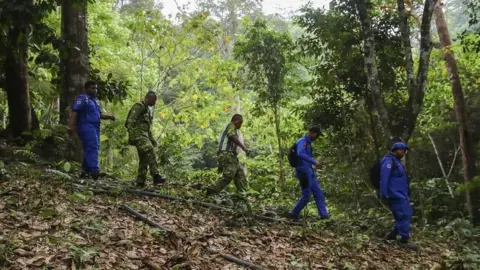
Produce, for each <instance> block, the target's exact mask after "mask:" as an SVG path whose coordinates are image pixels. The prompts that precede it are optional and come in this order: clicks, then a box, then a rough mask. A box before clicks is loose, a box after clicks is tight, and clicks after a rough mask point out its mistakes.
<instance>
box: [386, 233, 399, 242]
mask: <svg viewBox="0 0 480 270" xmlns="http://www.w3.org/2000/svg"><path fill="white" fill-rule="evenodd" d="M385 238H386V240H387V241H395V240H397V233H396V232H395V231H391V232H389V233H388V234H387V236H386V237H385Z"/></svg>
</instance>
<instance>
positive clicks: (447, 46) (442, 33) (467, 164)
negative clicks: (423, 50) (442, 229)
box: [435, 1, 480, 225]
mask: <svg viewBox="0 0 480 270" xmlns="http://www.w3.org/2000/svg"><path fill="white" fill-rule="evenodd" d="M435 24H436V26H437V31H438V36H439V37H440V44H441V46H442V49H443V57H444V59H445V64H446V66H447V70H448V74H449V79H450V85H451V87H452V95H453V100H454V102H455V115H456V118H457V122H458V129H459V136H460V149H461V151H462V161H463V172H464V175H463V177H464V180H465V183H466V184H471V183H472V180H473V178H474V177H475V176H476V174H477V169H476V164H475V144H474V143H473V138H472V132H471V130H470V124H469V120H468V114H467V106H466V104H465V98H464V95H463V90H462V84H461V82H460V76H459V74H458V68H457V61H456V60H455V55H454V53H453V51H452V48H451V47H452V41H451V39H450V33H449V31H448V27H447V21H446V19H445V14H444V12H443V4H442V1H439V2H438V3H437V4H436V6H435ZM466 195H467V196H466V197H467V209H468V213H469V215H470V218H471V221H472V223H473V224H476V225H478V224H480V188H478V187H472V189H469V190H467V194H466Z"/></svg>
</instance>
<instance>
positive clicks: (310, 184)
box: [291, 170, 328, 218]
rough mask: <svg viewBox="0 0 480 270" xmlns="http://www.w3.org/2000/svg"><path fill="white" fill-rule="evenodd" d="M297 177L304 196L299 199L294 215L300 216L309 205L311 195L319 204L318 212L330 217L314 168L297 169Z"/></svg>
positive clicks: (322, 215) (323, 216)
mask: <svg viewBox="0 0 480 270" xmlns="http://www.w3.org/2000/svg"><path fill="white" fill-rule="evenodd" d="M296 174H297V179H298V181H299V182H300V187H301V188H302V197H301V198H300V200H298V202H297V205H296V206H295V208H293V211H292V213H291V214H292V215H293V216H299V215H300V212H301V211H302V210H303V208H305V206H307V204H308V201H309V200H310V197H311V195H312V194H313V198H314V199H315V203H316V204H317V210H318V214H319V215H320V217H322V218H326V217H328V211H327V208H326V206H325V195H324V194H323V191H322V189H320V186H319V185H318V180H317V177H316V176H315V173H314V172H313V170H309V171H303V170H297V171H296Z"/></svg>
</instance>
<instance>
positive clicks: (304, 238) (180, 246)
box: [0, 163, 448, 269]
mask: <svg viewBox="0 0 480 270" xmlns="http://www.w3.org/2000/svg"><path fill="white" fill-rule="evenodd" d="M8 169H9V173H10V177H9V180H3V181H2V182H1V183H0V196H1V198H0V199H1V201H0V211H1V213H0V232H1V233H0V268H2V269H42V268H43V269H242V267H241V266H238V265H236V264H234V263H231V262H228V261H226V260H224V259H223V258H222V257H220V256H218V254H213V253H210V252H208V251H207V249H206V248H207V247H210V248H215V249H218V250H219V251H221V252H223V253H225V254H229V255H233V256H235V257H237V258H240V259H243V260H247V261H251V262H253V263H255V264H256V265H259V266H261V267H263V268H264V269H430V268H431V267H432V266H434V265H437V263H439V262H441V256H442V254H444V253H446V252H448V250H447V247H445V246H443V245H441V244H438V243H433V242H425V243H421V251H420V252H419V253H415V252H412V251H408V250H405V249H402V248H399V247H397V246H395V245H388V244H384V243H383V242H382V241H380V240H379V239H377V238H374V237H369V236H368V235H366V234H362V233H359V232H355V231H352V232H350V233H345V232H343V231H342V233H336V232H337V228H336V226H335V225H334V224H335V223H334V222H333V223H326V224H325V223H321V222H320V223H321V224H306V225H304V226H303V227H302V226H289V225H282V224H271V223H270V224H269V223H261V222H259V221H249V222H244V220H243V219H246V218H242V217H239V216H238V215H237V216H236V217H233V216H231V215H228V214H225V213H220V212H213V211H211V210H208V209H204V208H200V207H198V206H195V205H190V204H188V203H182V202H177V201H167V200H162V199H158V198H140V197H134V196H127V195H124V194H123V195H121V196H117V197H113V196H108V195H94V194H93V193H91V192H90V191H85V190H83V191H81V190H78V189H75V188H74V187H72V183H71V180H66V179H64V180H62V179H61V178H62V176H61V175H57V174H54V173H51V172H48V171H47V170H46V169H45V168H43V167H42V166H32V165H26V164H22V163H17V164H11V165H9V168H8ZM64 178H66V177H64ZM102 181H103V182H104V184H107V183H108V181H109V180H102ZM122 204H127V205H129V206H130V207H132V208H134V209H135V210H137V211H138V212H141V213H142V214H144V215H145V216H148V218H150V219H151V220H153V221H155V222H157V223H158V224H161V225H163V226H165V227H168V228H169V229H171V230H173V231H175V233H168V232H165V231H161V230H159V229H155V228H152V227H150V226H148V225H146V224H144V223H143V222H140V221H137V220H135V219H134V218H133V217H132V216H130V215H129V214H128V213H126V212H124V211H122V210H120V208H119V206H120V205H122Z"/></svg>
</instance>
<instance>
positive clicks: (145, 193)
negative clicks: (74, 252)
mask: <svg viewBox="0 0 480 270" xmlns="http://www.w3.org/2000/svg"><path fill="white" fill-rule="evenodd" d="M74 186H76V187H80V186H82V185H80V184H74ZM83 187H85V186H83ZM88 190H90V191H92V192H94V193H97V194H108V195H113V196H118V195H119V192H113V191H110V190H104V189H94V188H91V187H88ZM125 191H126V192H128V193H130V194H134V195H139V196H147V197H154V198H160V199H166V200H171V201H180V202H184V203H193V204H196V205H200V206H203V207H206V208H210V209H214V210H219V211H224V212H227V213H234V212H235V210H234V209H232V208H227V207H223V206H219V205H216V204H213V203H207V202H202V201H197V200H194V199H190V198H189V199H186V198H182V197H174V196H170V195H164V194H159V193H156V192H151V191H144V190H137V189H127V190H125ZM252 217H254V218H256V219H259V220H264V221H270V222H275V223H280V224H288V225H295V226H301V223H298V222H293V221H289V220H282V219H276V218H272V217H267V216H263V215H253V216H252Z"/></svg>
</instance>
